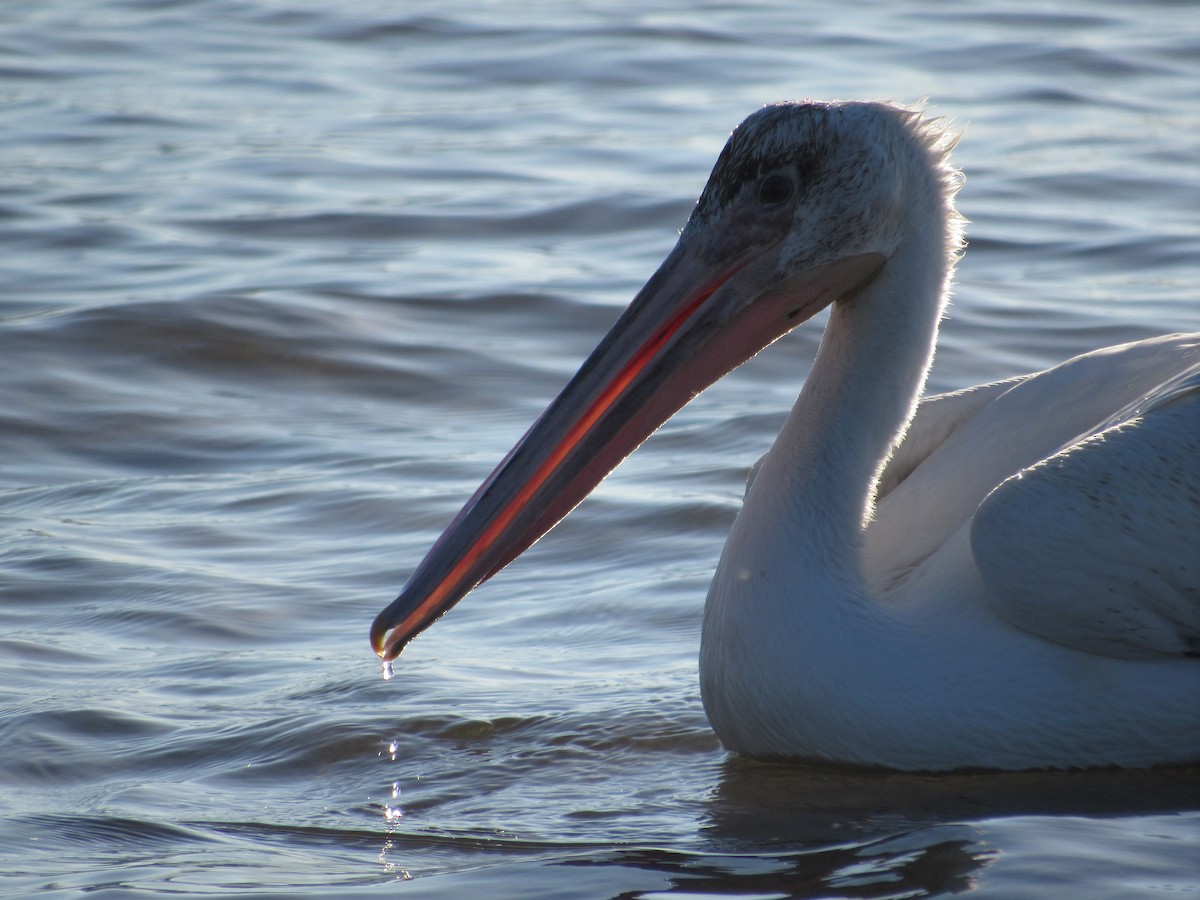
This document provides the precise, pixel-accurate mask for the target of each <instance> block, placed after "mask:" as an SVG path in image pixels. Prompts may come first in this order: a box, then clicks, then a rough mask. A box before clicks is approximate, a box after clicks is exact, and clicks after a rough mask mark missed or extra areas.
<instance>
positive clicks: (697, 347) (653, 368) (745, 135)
mask: <svg viewBox="0 0 1200 900" xmlns="http://www.w3.org/2000/svg"><path fill="white" fill-rule="evenodd" d="M952 143H953V140H952V138H951V137H949V136H948V133H947V132H946V131H945V130H944V129H942V128H940V127H939V126H937V125H936V124H931V123H929V122H928V121H924V120H922V119H921V118H920V115H919V114H918V113H917V112H916V111H913V110H907V109H901V108H898V107H895V106H891V105H887V104H883V103H862V102H846V103H815V102H793V103H780V104H776V105H771V106H767V107H764V108H763V109H760V110H758V111H757V112H755V113H754V114H753V115H751V116H750V117H749V118H747V119H746V120H745V121H744V122H742V124H741V125H739V126H738V127H737V129H735V130H734V132H733V134H732V135H731V136H730V138H729V140H728V142H727V143H726V144H725V148H724V149H723V150H722V151H721V154H720V157H719V158H718V159H717V162H716V166H715V167H714V168H713V171H712V174H711V175H710V177H709V180H708V183H707V185H706V186H705V188H704V190H703V192H702V193H701V195H700V198H699V200H698V201H697V203H696V206H695V208H694V209H693V211H692V214H691V216H690V218H689V219H688V222H687V224H686V226H685V227H684V229H683V231H682V232H681V233H680V237H679V241H678V243H677V244H676V246H675V248H674V249H673V250H672V251H671V253H670V255H669V256H668V257H667V258H666V260H665V261H664V262H663V264H662V265H661V266H660V268H659V269H658V271H657V272H655V273H654V275H653V276H652V277H651V278H650V280H649V281H648V282H647V283H646V285H645V287H643V288H642V290H641V291H640V292H639V293H638V295H637V296H636V297H635V298H634V300H633V302H632V303H631V304H630V306H629V307H628V308H627V309H626V310H625V312H624V313H623V314H622V315H621V316H620V318H619V319H618V321H617V323H616V324H615V325H614V326H613V328H612V330H611V331H610V332H609V333H608V335H607V336H606V337H605V338H604V339H603V340H602V341H601V342H600V345H599V346H598V347H597V348H596V349H595V351H593V353H592V354H591V356H589V357H588V359H587V360H586V361H585V362H584V363H583V366H582V368H580V370H579V372H578V373H577V374H576V375H575V377H574V378H573V379H572V380H571V381H570V383H568V384H567V386H566V387H565V388H564V389H563V391H562V393H560V394H559V396H558V397H557V398H556V399H555V400H554V401H553V402H552V403H551V404H550V406H549V407H548V408H547V409H546V411H545V412H544V413H543V414H542V415H541V417H540V418H539V419H538V420H537V421H536V422H535V423H534V424H533V426H532V427H531V428H530V429H529V431H528V432H527V433H526V434H525V436H524V437H523V438H522V439H521V440H520V441H519V442H518V443H517V445H516V446H515V447H513V449H512V450H511V451H510V452H509V454H508V455H507V456H506V457H505V458H504V460H503V461H502V462H501V463H500V465H499V466H498V467H497V468H496V469H495V471H493V472H492V474H491V475H490V476H489V477H488V478H487V480H485V481H484V483H483V484H482V485H481V486H480V487H479V489H478V490H477V491H476V492H475V494H474V495H473V496H472V497H471V498H470V500H468V501H467V504H466V505H465V506H464V507H463V508H462V510H461V511H460V512H459V513H458V515H457V516H455V518H454V520H453V521H452V522H451V523H450V525H449V526H448V527H447V529H446V531H445V532H444V533H443V534H442V536H441V537H440V538H439V539H438V540H437V542H436V543H435V544H434V546H433V548H432V549H431V550H430V551H429V553H428V555H427V556H426V557H425V559H424V560H423V561H422V562H421V564H420V565H419V566H418V567H417V569H416V570H415V571H414V572H413V574H412V576H411V578H410V579H409V581H408V583H407V584H406V585H405V588H404V590H403V592H402V593H401V594H400V596H399V597H397V599H396V600H395V601H394V602H393V603H392V604H391V605H389V606H388V607H387V608H386V609H384V610H383V611H382V612H381V613H380V614H379V615H378V616H377V617H376V619H375V621H374V624H373V625H372V626H371V643H372V646H373V647H374V648H375V651H376V652H377V653H378V654H379V655H380V656H382V657H383V658H385V659H392V658H394V657H395V656H397V655H398V654H399V653H400V651H401V650H402V649H403V648H404V646H405V645H406V644H407V642H408V641H410V640H411V639H412V638H413V637H415V636H416V635H417V634H419V633H420V632H421V631H422V630H424V629H425V628H426V627H428V626H429V625H430V624H431V623H432V622H433V621H434V620H435V619H437V618H438V617H439V616H441V615H442V614H443V613H445V612H446V611H447V610H448V609H450V607H451V606H453V605H454V604H455V603H457V602H458V601H459V600H460V599H461V598H462V597H463V596H465V595H466V594H467V593H468V592H469V591H470V590H472V589H473V588H474V587H476V586H477V585H478V584H480V583H481V582H483V581H485V580H486V579H488V578H490V577H491V576H492V575H494V574H495V573H496V572H498V571H499V570H500V569H501V568H503V567H504V566H505V565H507V564H508V563H509V562H511V561H512V560H513V559H514V558H516V557H517V556H518V555H520V554H521V553H522V552H523V551H524V550H525V549H527V548H528V547H529V546H530V545H531V544H533V543H534V541H536V540H537V539H538V538H539V537H541V536H542V535H543V534H545V533H546V532H547V531H548V530H549V529H550V528H551V527H553V525H554V524H555V523H556V522H558V521H559V520H560V519H561V518H562V517H563V516H565V515H566V514H567V513H568V512H569V511H570V510H571V509H572V508H573V507H574V506H575V505H576V504H577V503H579V502H580V501H581V500H582V499H583V498H584V497H585V496H587V494H588V493H589V492H590V491H591V490H592V489H593V488H594V487H595V486H596V485H597V484H599V482H600V481H601V480H602V479H603V478H604V477H605V476H606V475H607V474H608V473H609V472H610V471H611V470H612V469H613V468H615V467H616V465H617V464H618V463H619V462H620V461H621V460H622V459H624V458H625V456H627V455H628V454H629V453H630V452H632V451H633V450H634V449H635V448H636V447H637V446H638V445H639V444H640V443H641V442H642V441H643V440H645V439H646V438H647V437H648V436H649V435H650V434H651V433H653V432H654V430H655V429H657V428H658V427H659V426H660V425H661V424H662V423H663V422H665V421H666V420H667V419H668V418H670V416H671V415H673V414H674V413H675V412H676V411H677V410H679V409H680V408H681V407H683V406H684V405H685V404H686V403H687V402H688V401H689V400H691V399H692V398H693V397H694V396H696V395H697V394H698V393H700V391H702V390H703V389H704V388H706V387H707V386H708V385H710V384H712V383H713V382H714V381H716V380H717V379H718V378H720V377H721V376H722V375H724V374H725V373H727V372H729V371H730V370H732V369H733V368H735V367H737V366H738V365H740V364H741V363H742V362H744V361H745V360H747V359H749V358H750V357H752V356H753V355H754V354H756V353H757V352H758V351H759V350H761V349H762V348H764V347H766V346H767V345H769V344H770V343H772V342H773V341H775V340H776V339H777V338H779V337H780V336H782V335H783V334H785V333H787V332H788V331H790V330H791V329H793V328H795V327H796V326H797V325H799V324H800V323H802V322H804V321H805V320H807V319H809V318H811V317H812V316H813V315H815V314H816V313H817V312H819V311H820V310H822V309H824V308H825V307H828V306H829V305H830V304H838V305H840V304H846V303H848V302H850V301H852V300H853V299H854V298H855V297H857V296H859V295H860V294H861V293H862V292H863V291H864V290H865V289H867V288H868V286H869V285H871V284H872V283H873V282H875V281H876V280H877V279H879V278H880V277H881V274H882V273H884V272H885V271H886V270H887V269H888V267H889V261H891V260H893V259H894V258H895V257H896V256H897V254H898V252H900V251H901V250H902V248H903V246H904V243H905V241H908V240H911V239H912V238H913V235H920V233H921V229H922V228H926V229H928V230H930V231H932V232H934V233H935V235H936V240H938V241H943V240H944V235H945V234H946V233H947V231H946V225H945V223H946V222H947V221H949V220H950V219H952V218H953V203H952V194H953V190H952V189H951V188H950V187H949V186H950V185H951V183H952V182H954V181H955V180H956V178H957V174H956V173H955V172H954V170H953V169H952V168H951V167H950V164H949V162H948V161H947V160H946V154H947V151H948V150H949V147H950V146H951V144H952ZM931 215H932V216H933V217H934V218H936V219H937V221H935V222H932V223H930V222H929V219H930V217H931ZM950 244H951V251H952V252H953V251H954V250H956V249H957V248H956V246H954V245H955V244H956V241H951V242H950Z"/></svg>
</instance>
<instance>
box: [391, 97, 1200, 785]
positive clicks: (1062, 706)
mask: <svg viewBox="0 0 1200 900" xmlns="http://www.w3.org/2000/svg"><path fill="white" fill-rule="evenodd" d="M953 143H954V138H953V137H952V136H951V135H950V133H949V132H948V131H947V130H946V129H945V128H944V126H942V125H939V124H937V123H936V122H932V121H929V120H923V119H922V118H921V116H920V114H919V113H918V112H915V111H912V110H906V109H901V108H897V107H894V106H890V105H886V104H881V103H807V102H806V103H783V104H779V105H774V106H768V107H766V108H764V109H761V110H759V111H758V112H756V113H754V114H753V115H752V116H750V117H749V118H748V119H746V121H745V122H743V123H742V124H741V125H740V126H739V127H738V128H737V130H735V131H734V132H733V134H732V136H731V137H730V138H729V142H728V143H727V144H726V145H725V149H724V150H723V151H722V153H721V155H720V158H719V159H718V160H717V163H716V167H715V168H714V169H713V172H712V175H711V177H710V178H709V181H708V184H707V186H706V187H705V188H704V192H703V193H702V194H701V196H700V199H699V201H698V202H697V204H696V207H695V209H694V211H693V212H692V215H691V217H690V219H689V220H688V223H687V226H686V227H685V228H684V230H683V232H682V233H681V235H680V238H679V243H678V244H677V245H676V247H675V249H674V250H673V251H672V252H671V254H670V256H668V257H667V259H666V261H665V262H664V263H663V264H662V266H661V268H660V269H659V270H658V272H656V273H655V274H654V276H653V277H652V278H651V279H650V281H649V282H648V283H647V284H646V286H645V287H644V288H643V289H642V290H641V292H640V293H639V294H638V296H637V297H636V298H635V299H634V301H633V303H632V304H631V305H630V306H629V308H628V309H627V310H626V311H625V313H624V314H623V315H622V316H621V317H620V319H619V320H618V321H617V323H616V325H615V326H614V327H613V329H612V331H611V332H609V334H608V336H607V337H605V338H604V340H603V341H602V342H601V343H600V346H599V347H598V348H597V349H596V350H595V351H594V352H593V353H592V355H591V356H590V357H589V358H588V359H587V361H586V362H585V363H584V364H583V367H582V368H581V369H580V370H579V373H578V374H577V375H576V376H575V377H574V379H572V381H571V382H570V383H569V384H568V385H567V386H566V388H565V389H564V390H563V392H562V393H561V394H560V395H559V396H558V397H557V398H556V399H555V400H554V401H553V402H552V403H551V404H550V406H549V408H548V409H547V410H546V411H545V412H544V413H543V414H542V416H541V417H540V418H539V419H538V420H537V422H535V423H534V425H533V427H532V428H530V430H529V431H528V433H526V435H525V436H524V437H523V438H522V439H521V440H520V442H518V444H517V445H516V446H515V447H514V448H513V449H512V451H511V452H510V453H509V454H508V456H507V457H505V459H504V460H503V462H501V463H500V465H499V467H498V468H497V469H496V470H495V471H494V472H493V473H492V474H491V476H490V477H489V478H488V479H487V480H486V481H485V482H484V483H483V485H482V486H481V487H480V488H479V490H478V491H476V493H475V495H474V496H473V497H472V498H471V499H470V500H469V501H468V502H467V505H466V506H465V507H464V508H463V510H462V511H461V512H460V513H459V514H458V515H457V516H456V517H455V519H454V521H453V522H451V523H450V526H449V527H448V528H447V529H446V531H445V533H444V534H443V535H442V536H441V538H440V539H439V540H438V541H437V543H436V544H435V545H434V547H433V549H432V550H430V552H429V554H428V556H426V557H425V559H424V561H423V562H422V563H421V564H420V566H419V567H418V568H417V569H416V571H415V572H414V573H413V575H412V578H411V579H410V580H409V582H408V584H407V585H406V587H405V589H404V592H403V593H402V594H401V595H400V596H399V597H398V598H397V599H396V600H395V601H394V602H393V603H392V604H391V605H390V606H389V607H388V608H387V609H385V610H384V611H383V612H382V613H380V615H379V616H378V617H377V618H376V620H375V623H374V625H373V626H372V628H371V642H372V644H373V646H374V647H375V649H376V651H377V652H378V653H379V654H380V655H381V656H383V657H384V658H386V659H391V658H393V657H395V656H396V655H397V654H398V653H399V652H400V650H401V649H402V648H403V647H404V645H405V644H406V643H407V642H408V641H409V640H410V639H411V638H412V637H413V636H415V635H416V634H417V633H418V632H420V631H421V630H422V629H424V628H425V627H426V626H428V625H429V624H430V623H431V622H433V620H434V619H436V618H437V617H438V616H440V615H441V614H442V613H444V612H446V610H448V609H449V608H450V607H451V606H453V605H454V604H455V603H456V602H458V600H459V599H460V598H461V597H463V596H464V595H465V594H466V593H467V592H468V591H470V590H471V589H472V588H474V587H475V586H476V585H478V584H479V583H480V582H482V581H484V580H485V579H487V578H489V577H490V576H492V575H494V574H495V573H496V572H497V571H499V570H500V569H501V568H502V567H503V566H505V565H506V564H507V563H509V562H510V561H511V560H512V559H514V558H515V557H516V556H517V555H519V554H520V553H521V552H522V551H524V550H525V549H526V548H527V547H528V546H529V545H530V544H532V543H533V542H534V541H536V540H537V539H538V538H539V537H540V536H541V535H542V534H544V533H545V532H546V531H548V530H549V529H550V528H551V527H552V526H553V525H554V524H555V523H556V522H557V521H558V520H559V519H561V518H562V517H563V516H564V515H566V514H567V512H568V511H570V509H571V508H572V507H574V506H575V504H576V503H578V502H579V501H580V500H582V499H583V498H584V497H585V496H586V495H587V494H588V492H589V491H591V490H592V488H594V487H595V486H596V484H597V483H599V481H600V480H601V479H602V478H603V477H604V476H605V475H606V474H607V473H608V472H609V471H610V470H611V469H612V468H613V467H614V466H616V464H617V463H618V462H619V461H620V460H621V459H622V458H624V457H625V456H626V455H627V454H628V453H630V452H631V451H632V450H633V449H634V448H635V447H636V446H637V445H638V444H640V443H641V442H642V441H643V440H644V439H645V438H646V437H647V436H648V435H649V434H650V433H651V432H653V431H654V429H656V428H657V427H658V426H659V425H661V424H662V423H663V422H664V421H665V420H666V419H667V418H669V417H670V416H671V415H672V414H673V413H674V412H675V411H676V410H678V409H679V408H680V407H682V406H683V405H684V404H685V403H687V402H688V400H690V399H691V398H692V397H693V396H695V395H696V394H697V393H698V392H699V391H701V390H702V389H703V388H705V387H706V386H707V385H709V384H711V383H712V382H713V381H715V380H716V379H717V378H719V377H720V376H721V375H723V374H725V373H726V372H728V371H729V370H730V369H732V368H734V367H735V366H737V365H738V364H740V363H741V362H743V361H744V360H746V359H747V358H749V357H750V356H752V355H753V354H754V353H756V352H757V351H758V350H760V349H761V348H763V347H764V346H766V345H767V344H769V343H771V342H772V341H774V340H775V339H776V338H778V337H779V336H780V335H782V334H784V333H785V332H787V331H789V330H790V329H792V328H794V327H795V326H796V325H798V324H800V323H801V322H803V321H804V320H805V319H808V318H809V317H810V316H812V315H813V314H814V313H816V312H817V311H818V310H821V309H824V308H826V307H831V310H830V318H829V324H828V326H827V327H826V329H825V334H824V337H823V339H822V342H821V348H820V351H819V353H818V354H817V358H816V361H815V362H814V364H813V367H812V372H811V374H810V375H809V377H808V379H807V381H806V383H805V384H804V387H803V390H802V391H801V393H800V396H799V399H798V400H797V401H796V405H795V408H794V409H793V410H792V412H791V415H790V416H789V418H788V419H787V422H786V424H785V425H784V427H783V430H782V431H781V432H780V434H779V437H778V438H777V439H776V441H775V444H774V446H773V447H772V448H771V450H770V452H769V453H768V454H767V455H766V456H765V457H764V458H763V459H762V460H761V462H760V463H759V465H758V466H757V467H756V468H755V470H754V475H753V477H752V479H751V484H750V487H749V489H748V491H747V494H746V499H745V503H744V505H743V508H742V511H741V513H740V515H739V516H738V518H737V521H736V523H735V524H734V527H733V532H732V534H731V535H730V537H729V541H728V543H727V544H726V546H725V552H724V554H723V555H722V558H721V562H720V565H719V566H718V568H717V572H716V576H715V578H714V580H713V583H712V587H711V589H710V591H709V594H708V601H707V605H706V607H705V612H704V627H703V635H702V641H701V650H700V683H701V691H702V695H703V699H704V708H705V710H706V712H707V713H708V717H709V721H710V722H711V723H712V726H713V728H714V730H715V731H716V732H717V734H718V736H719V737H720V738H721V740H722V742H723V743H724V744H725V746H726V747H728V748H729V749H731V750H734V751H736V752H739V753H743V754H747V755H750V756H756V757H773V758H797V759H807V760H822V761H828V762H834V763H846V764H855V765H869V766H883V767H888V768H894V769H910V770H948V769H957V768H998V769H1025V768H1065V767H1086V766H1106V765H1116V766H1125V767H1138V766H1149V765H1156V764H1171V763H1185V762H1189V761H1194V760H1197V759H1200V658H1197V656H1198V655H1200V334H1190V335H1172V336H1168V337H1163V338H1158V339H1154V340H1147V341H1141V342H1138V343H1133V344H1125V345H1123V346H1119V347H1111V348H1108V349H1105V350H1098V351H1096V352H1094V353H1089V354H1087V355H1085V356H1081V357H1077V358H1075V359H1072V360H1068V361H1067V362H1065V363H1063V364H1061V365H1059V366H1056V367H1054V368H1052V369H1049V370H1047V371H1045V372H1039V373H1037V374H1034V375H1027V376H1023V377H1019V378H1014V379H1011V380H1008V381H1003V382H999V383H996V384H988V385H983V386H980V387H976V388H972V389H969V390H965V391H959V392H956V393H953V394H948V395H943V396H937V397H931V398H928V399H926V400H925V401H924V402H923V403H921V404H920V405H919V407H918V402H917V398H918V396H919V394H920V393H921V390H922V387H923V384H924V380H925V375H926V372H927V370H928V368H929V365H930V361H931V359H932V356H933V347H934V341H935V337H936V335H937V328H938V320H939V319H940V318H941V315H942V312H943V309H944V308H945V305H946V302H947V298H948V294H949V285H950V281H951V274H952V271H953V268H954V263H955V260H956V258H957V255H958V254H959V252H960V247H961V244H962V226H961V222H962V220H961V219H960V218H959V216H958V214H957V213H956V211H955V207H954V194H955V191H956V189H957V186H958V184H959V180H960V177H959V173H958V172H957V171H956V170H955V169H954V168H953V167H952V165H951V163H950V162H949V158H948V155H949V151H950V148H951V147H952V145H953Z"/></svg>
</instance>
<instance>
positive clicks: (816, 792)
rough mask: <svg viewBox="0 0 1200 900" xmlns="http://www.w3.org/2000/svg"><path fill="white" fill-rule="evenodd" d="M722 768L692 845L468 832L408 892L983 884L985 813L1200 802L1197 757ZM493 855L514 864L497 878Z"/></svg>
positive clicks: (989, 857)
mask: <svg viewBox="0 0 1200 900" xmlns="http://www.w3.org/2000/svg"><path fill="white" fill-rule="evenodd" d="M719 773H720V781H719V783H718V784H717V786H716V787H715V788H714V790H713V792H712V795H711V796H710V797H709V798H708V799H707V801H706V802H705V803H704V805H703V808H702V810H701V813H700V822H699V824H700V826H701V833H700V844H699V846H697V847H695V848H690V849H681V848H673V847H646V846H640V847H639V846H628V847H620V846H612V845H608V846H596V845H593V846H587V845H583V844H571V843H562V844H554V843H526V842H519V841H497V842H479V841H478V838H473V839H472V840H473V841H474V847H473V854H472V855H475V860H474V861H473V865H472V866H471V867H470V868H468V869H466V870H464V869H458V870H457V871H448V872H443V873H441V874H432V875H429V876H427V877H420V873H419V872H414V873H413V874H415V875H417V876H418V877H416V878H415V879H414V880H413V881H412V882H411V883H409V884H407V885H405V888H406V890H405V891H404V894H405V896H413V897H422V896H464V895H465V893H462V892H471V891H476V890H486V888H485V886H486V885H488V884H491V885H493V888H492V892H489V896H508V895H506V894H504V893H503V890H502V889H501V893H500V894H494V893H493V892H494V890H495V887H494V886H495V885H497V884H499V885H503V884H520V885H521V886H522V888H521V894H520V895H521V896H523V897H543V896H544V897H556V898H558V897H562V898H569V897H576V896H578V897H612V898H617V900H633V898H645V900H650V898H658V897H677V896H679V897H682V896H687V897H751V896H753V897H770V898H823V897H846V898H901V897H903V898H913V897H939V896H949V895H954V894H959V893H964V892H967V891H973V890H975V889H977V888H979V887H980V885H981V881H982V879H983V875H984V872H985V870H986V869H987V868H988V867H989V866H990V865H991V864H992V863H993V862H994V861H995V860H996V859H997V858H998V857H999V856H1000V855H1002V851H1001V849H1000V848H998V847H997V846H994V845H993V843H992V840H991V839H990V838H989V836H988V832H989V825H988V823H989V822H995V821H996V820H1001V819H1006V818H1011V817H1039V816H1046V817H1063V816H1078V817H1088V818H1109V817H1112V818H1118V817H1136V816H1140V815H1149V814H1164V813H1176V812H1186V811H1189V810H1194V809H1195V808H1196V807H1197V805H1198V804H1200V768H1197V767H1192V768H1185V769H1170V770H1167V769H1164V770H1150V771H1088V772H1028V773H969V774H953V775H909V774H895V773H884V772H847V771H841V770H834V769H826V768H819V767H808V766H795V765H775V764H768V763H758V762H753V761H748V760H743V759H736V758H731V759H728V760H726V761H725V762H724V763H722V764H721V766H720V769H719ZM392 840H398V841H399V842H400V844H401V845H402V844H403V843H405V841H406V838H404V837H402V836H401V835H395V834H394V835H392ZM489 844H491V846H488V845H489ZM460 849H461V848H460ZM476 854H477V855H476ZM460 861H461V857H460ZM497 866H499V867H502V868H503V869H505V870H508V869H510V868H512V867H516V868H519V869H521V870H522V872H521V873H520V876H519V877H512V874H513V873H511V872H508V873H507V874H506V875H505V876H503V877H498V876H497V873H496V871H495V869H496V867H497ZM489 872H490V873H491V874H490V875H489V874H488V873H489ZM404 875H405V876H407V875H408V873H407V872H405V873H404ZM1008 887H1013V888H1014V889H1015V893H1014V896H1015V895H1017V894H1020V890H1017V889H1016V888H1017V886H1016V885H1011V884H1010V885H1007V886H1006V887H1005V889H1006V890H1007V888H1008ZM514 896H516V895H514Z"/></svg>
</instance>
